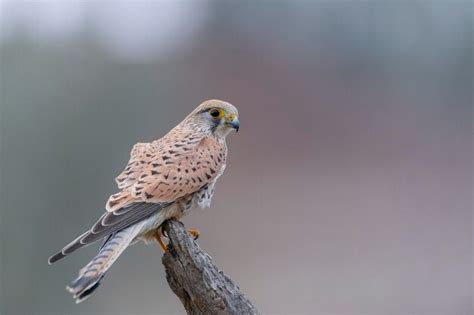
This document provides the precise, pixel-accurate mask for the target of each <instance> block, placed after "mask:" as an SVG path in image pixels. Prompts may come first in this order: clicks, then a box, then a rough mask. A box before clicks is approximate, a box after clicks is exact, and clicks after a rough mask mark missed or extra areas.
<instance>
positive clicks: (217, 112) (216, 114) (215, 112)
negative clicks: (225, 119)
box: [209, 108, 224, 118]
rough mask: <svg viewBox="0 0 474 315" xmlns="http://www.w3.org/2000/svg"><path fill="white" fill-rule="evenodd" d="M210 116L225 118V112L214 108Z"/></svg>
mask: <svg viewBox="0 0 474 315" xmlns="http://www.w3.org/2000/svg"><path fill="white" fill-rule="evenodd" d="M209 115H211V116H212V117H214V118H221V117H222V116H224V111H223V110H222V109H219V108H213V109H211V110H210V111H209Z"/></svg>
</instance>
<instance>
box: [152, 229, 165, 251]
mask: <svg viewBox="0 0 474 315" xmlns="http://www.w3.org/2000/svg"><path fill="white" fill-rule="evenodd" d="M162 235H163V234H162V233H161V231H160V230H157V231H156V233H155V241H156V242H157V243H158V245H160V247H161V249H162V250H163V253H166V252H167V251H168V245H166V244H165V243H164V242H163V239H162V238H161V236H162Z"/></svg>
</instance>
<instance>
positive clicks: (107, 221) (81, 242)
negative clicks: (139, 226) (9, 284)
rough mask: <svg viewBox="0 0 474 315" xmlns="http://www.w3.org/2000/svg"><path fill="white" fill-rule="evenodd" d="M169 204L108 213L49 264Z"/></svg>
mask: <svg viewBox="0 0 474 315" xmlns="http://www.w3.org/2000/svg"><path fill="white" fill-rule="evenodd" d="M169 204H170V203H144V202H139V203H134V204H131V205H129V206H128V207H126V208H122V209H119V210H120V211H115V212H106V213H104V214H103V215H102V216H101V217H100V219H99V220H98V221H97V222H96V223H95V224H94V225H93V226H92V228H91V229H90V230H88V231H86V232H85V233H83V234H82V235H80V236H79V237H77V238H76V239H75V240H74V241H72V242H71V243H69V244H68V245H66V246H65V247H64V248H63V249H62V250H61V251H60V252H59V253H57V254H55V255H53V256H51V257H50V258H49V263H50V264H52V263H54V262H56V261H58V260H60V259H62V258H64V257H66V255H69V254H70V253H72V252H74V251H75V250H77V249H79V248H82V247H85V246H87V245H90V244H92V243H94V242H95V241H97V240H99V239H102V238H104V237H108V236H109V235H111V234H113V233H115V232H117V231H120V230H122V229H124V228H126V227H129V226H131V225H133V224H135V223H137V222H140V221H142V220H145V219H146V218H148V217H150V216H151V215H153V214H155V213H157V212H158V211H160V210H161V209H163V208H165V207H166V206H168V205H169Z"/></svg>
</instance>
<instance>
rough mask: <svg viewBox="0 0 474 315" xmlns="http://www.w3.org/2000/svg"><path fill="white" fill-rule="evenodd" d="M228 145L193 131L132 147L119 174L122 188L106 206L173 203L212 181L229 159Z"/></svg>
mask: <svg viewBox="0 0 474 315" xmlns="http://www.w3.org/2000/svg"><path fill="white" fill-rule="evenodd" d="M226 154H227V148H226V146H225V144H223V143H221V142H219V141H217V140H215V139H214V138H211V137H205V136H200V135H195V134H193V133H183V132H182V134H176V133H174V134H171V135H167V136H165V137H164V138H162V139H161V140H159V141H158V142H153V143H149V144H140V145H139V146H137V145H136V146H135V147H134V149H133V150H132V155H131V158H130V161H129V163H128V165H127V167H126V168H125V170H124V171H123V172H122V174H120V175H119V176H118V177H117V179H116V180H117V183H118V184H119V188H122V190H121V191H120V192H118V193H116V194H114V195H112V196H110V198H109V200H108V202H107V205H106V208H107V210H108V211H109V212H111V211H115V210H117V209H120V208H122V207H124V206H126V205H127V204H129V203H133V202H150V203H162V202H164V203H170V202H174V201H176V200H178V199H179V198H181V197H184V196H187V195H189V194H192V193H194V192H196V191H198V190H199V189H201V188H202V187H204V186H206V185H208V184H209V183H211V182H212V181H213V180H214V179H215V178H216V177H217V176H218V174H219V171H220V170H221V168H222V166H223V165H224V164H225V161H226Z"/></svg>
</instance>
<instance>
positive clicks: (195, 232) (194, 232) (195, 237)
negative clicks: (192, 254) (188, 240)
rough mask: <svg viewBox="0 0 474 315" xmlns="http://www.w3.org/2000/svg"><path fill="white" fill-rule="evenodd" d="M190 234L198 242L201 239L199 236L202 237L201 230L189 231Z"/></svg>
mask: <svg viewBox="0 0 474 315" xmlns="http://www.w3.org/2000/svg"><path fill="white" fill-rule="evenodd" d="M188 233H189V235H191V236H192V238H193V239H194V240H197V239H198V238H199V235H201V232H199V230H196V229H189V230H188Z"/></svg>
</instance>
